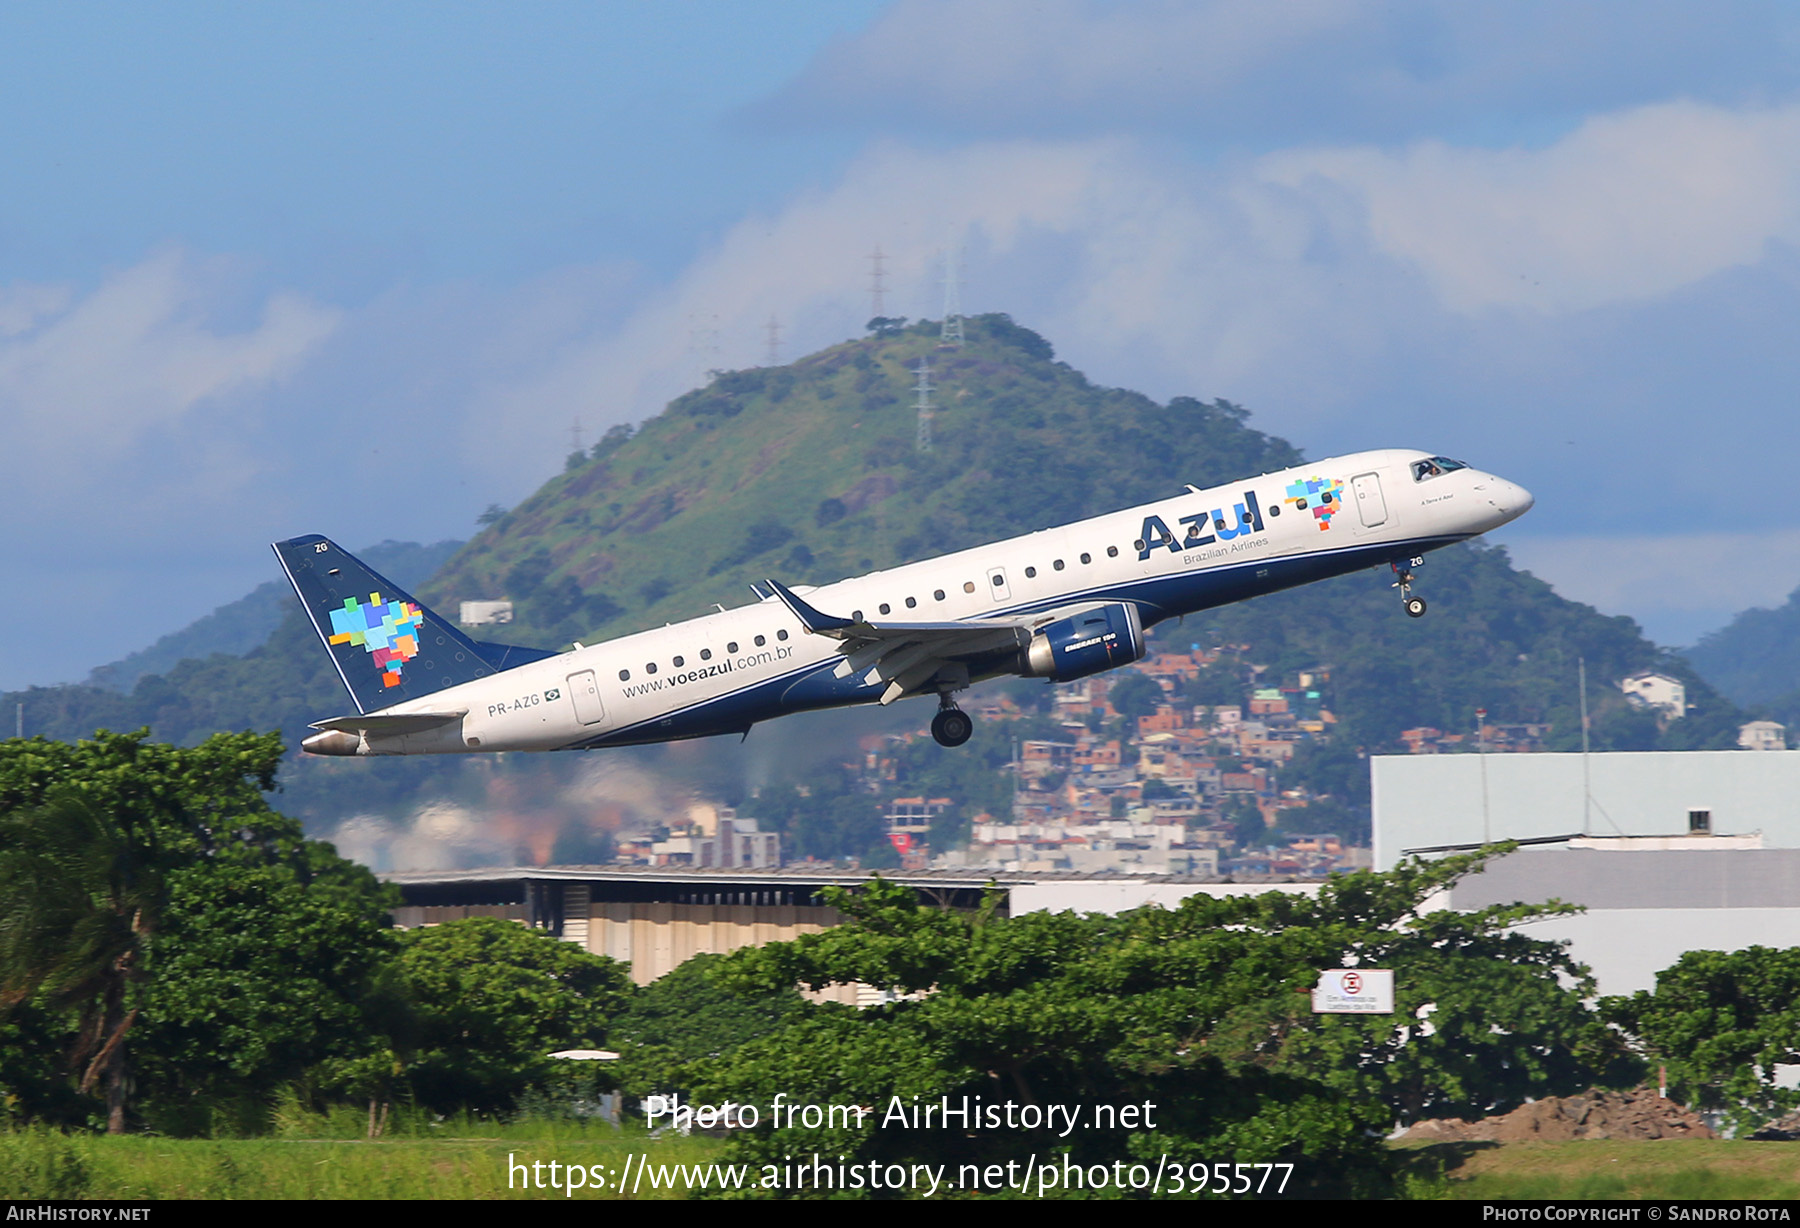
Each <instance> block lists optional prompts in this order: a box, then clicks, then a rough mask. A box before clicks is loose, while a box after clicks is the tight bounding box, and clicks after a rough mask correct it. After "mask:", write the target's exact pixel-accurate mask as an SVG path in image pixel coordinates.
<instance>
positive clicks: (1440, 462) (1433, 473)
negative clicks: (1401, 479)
mask: <svg viewBox="0 0 1800 1228" xmlns="http://www.w3.org/2000/svg"><path fill="white" fill-rule="evenodd" d="M1468 467H1469V466H1468V465H1467V464H1466V463H1465V462H1463V461H1459V460H1451V459H1450V458H1449V457H1448V456H1434V457H1432V458H1430V459H1429V460H1422V461H1414V462H1413V466H1412V474H1413V481H1415V482H1424V481H1428V480H1429V479H1431V478H1436V477H1442V476H1443V475H1444V474H1446V473H1449V472H1450V471H1452V470H1454V469H1467V468H1468Z"/></svg>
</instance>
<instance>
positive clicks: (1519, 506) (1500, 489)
mask: <svg viewBox="0 0 1800 1228" xmlns="http://www.w3.org/2000/svg"><path fill="white" fill-rule="evenodd" d="M1488 498H1489V500H1490V501H1492V503H1493V505H1494V506H1495V507H1496V508H1498V509H1499V511H1500V514H1501V515H1503V516H1505V517H1506V518H1507V519H1508V520H1513V519H1516V518H1517V517H1520V516H1523V515H1524V514H1525V513H1526V512H1529V511H1530V510H1531V508H1532V505H1534V504H1535V503H1536V502H1537V500H1536V499H1534V498H1532V495H1531V492H1530V491H1529V490H1526V489H1525V488H1524V487H1523V486H1521V485H1519V484H1518V483H1517V482H1509V481H1507V480H1506V479H1505V478H1495V479H1493V481H1492V482H1491V483H1490V484H1489V486H1488Z"/></svg>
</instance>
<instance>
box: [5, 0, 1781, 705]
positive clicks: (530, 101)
mask: <svg viewBox="0 0 1800 1228" xmlns="http://www.w3.org/2000/svg"><path fill="white" fill-rule="evenodd" d="M1797 53H1800V10H1796V9H1793V8H1792V7H1790V6H1781V5H1775V4H1736V5H1733V4H1707V5H1700V4H1667V3H1649V2H1647V3H1640V4H1634V5H1629V6H1627V5H1620V4H1614V3H1588V4H1583V3H1577V2H1565V3H1554V4H1532V3H1516V2H1515V3H1506V4H1489V5H1482V4H1471V3H1441V4H1440V3H1406V2H1402V3H1372V2H1371V3H1358V2H1352V0H1310V2H1303V0H1296V2H1295V3H1290V4H1283V5H1267V4H1220V3H1204V2H1193V0H1188V2H1183V3H1169V4H1159V3H1134V4H1117V5H1115V4H1101V3H1081V2H1077V0H1061V2H1042V3H1018V2H1013V3H1007V2H998V0H957V2H955V3H950V2H947V0H899V2H897V3H865V4H851V3H831V4H801V3H791V4H783V5H743V4H706V3H692V4H683V5H643V4H620V5H607V4H585V5H572V4H569V5H559V4H534V5H507V6H499V5H487V6H473V5H463V6H457V5H444V4H433V5H406V4H385V5H380V6H366V5H358V6H353V5H331V4H307V5H299V4H292V5H260V6H248V5H206V4H184V5H181V6H162V7H146V6H140V7H127V6H74V5H49V4H44V5H33V4H15V5H8V6H5V7H3V8H0V175H3V176H4V190H3V191H0V464H4V466H5V472H6V474H7V480H6V481H5V482H4V483H0V514H3V515H4V520H5V523H7V524H9V525H10V526H11V527H12V528H13V530H14V531H13V532H12V533H11V534H9V535H8V544H7V546H6V547H5V549H4V552H3V553H0V561H3V562H4V564H5V565H6V567H7V569H8V571H9V574H11V575H12V576H14V577H16V578H17V579H18V580H19V581H22V583H19V584H17V585H16V589H15V591H17V592H21V593H23V594H25V596H24V597H23V599H19V598H15V600H13V601H11V602H8V603H6V605H5V608H4V609H3V610H0V687H17V686H21V685H25V684H34V683H51V682H56V681H63V680H69V679H74V678H78V677H80V676H81V675H83V674H84V673H85V672H86V670H87V669H88V668H89V667H91V666H93V665H96V664H99V663H101V662H103V661H106V660H110V659H113V658H115V657H117V656H120V655H122V654H123V653H125V652H127V651H130V650H132V649H134V648H137V647H141V646H142V645H143V644H145V643H148V642H149V641H150V640H152V639H154V638H155V637H156V636H157V635H159V634H161V633H163V632H166V631H168V630H172V629H174V628H176V627H179V626H182V625H184V624H186V623H187V622H189V621H191V620H192V619H193V618H195V617H197V616H198V615H200V614H203V613H205V612H207V611H208V610H210V609H211V608H213V607H214V606H216V605H218V604H220V603H221V602H223V601H226V600H229V599H231V598H234V597H236V596H238V595H241V594H242V593H243V592H245V591H247V590H248V589H249V588H250V587H252V586H253V585H254V584H256V583H258V582H260V581H262V580H264V579H267V578H270V577H271V576H272V575H273V563H272V559H271V557H270V555H269V553H268V550H267V542H268V541H270V540H272V539H273V538H276V537H282V536H289V535H292V534H294V533H298V532H303V531H320V532H326V533H330V534H332V535H334V536H336V537H339V538H341V539H343V540H345V541H347V542H349V543H352V544H356V545H360V544H366V543H368V542H373V541H377V540H380V539H382V538H386V537H401V538H415V539H421V540H434V539H438V538H442V537H447V536H462V535H466V534H467V533H469V532H470V531H471V530H472V529H473V522H474V517H475V516H476V514H477V513H479V511H480V510H481V509H482V508H483V507H485V506H487V505H488V504H490V503H501V504H511V503H513V502H515V501H517V500H518V499H520V498H522V497H523V496H524V495H526V494H528V493H529V492H530V491H531V490H532V489H534V488H535V487H536V486H537V485H538V484H539V483H540V482H541V481H542V480H543V478H544V477H546V476H547V475H548V474H550V473H552V472H554V471H555V470H556V469H557V468H558V467H559V466H560V462H561V458H562V456H563V455H564V453H566V452H567V450H568V444H569V432H570V427H571V425H572V424H573V423H574V422H575V420H576V419H577V418H579V419H580V422H581V426H582V429H583V431H584V433H585V434H586V435H587V437H588V438H589V439H592V438H594V437H595V436H596V435H597V433H598V432H600V431H602V430H604V429H605V428H606V427H607V426H609V425H611V424H613V423H615V422H620V421H633V420H638V419H641V418H643V417H644V416H646V415H648V414H650V413H653V412H655V410H656V409H657V408H658V407H660V405H661V404H663V403H664V402H665V401H666V400H667V399H668V398H669V397H670V396H672V395H675V394H678V393H680V392H682V391H684V390H685V389H686V388H688V387H691V386H692V385H693V383H694V382H695V380H696V379H697V378H698V377H699V372H700V371H701V370H702V369H703V368H705V367H707V366H743V365H750V364H752V363H755V362H759V361H761V357H762V354H763V348H764V334H763V328H762V326H763V325H764V323H765V322H766V321H767V320H768V318H769V317H770V315H771V314H774V315H776V316H777V317H778V318H779V319H780V320H781V322H782V326H783V331H784V337H785V342H784V348H785V349H786V350H787V352H788V353H789V354H794V353H799V352H802V351H804V350H808V349H812V348H816V347H818V346H822V345H826V344H830V343H832V342H835V341H837V340H841V339H842V338H844V337H845V336H849V335H852V334H854V333H855V332H857V331H858V330H859V326H860V324H861V323H862V321H863V320H865V319H866V318H867V316H868V314H869V310H868V308H869V303H868V297H867V261H866V253H867V252H868V251H869V250H870V249H871V248H872V247H873V246H874V245H875V244H877V243H879V244H880V245H881V246H882V248H883V250H884V251H885V252H887V253H888V255H889V261H888V267H889V269H890V280H889V309H890V311H892V312H895V313H898V314H907V315H933V316H935V315H936V314H937V312H938V303H939V294H940V291H939V290H938V288H937V276H938V274H937V272H936V270H937V269H938V267H939V262H940V260H941V256H940V253H941V252H942V251H943V250H944V249H945V248H946V247H948V246H952V245H954V246H956V247H958V248H959V249H961V250H962V251H963V252H964V253H965V257H964V284H965V289H964V296H963V305H964V308H965V309H966V310H969V311H985V310H1002V311H1008V312H1011V313H1012V314H1013V316H1014V317H1015V318H1017V319H1018V320H1020V321H1021V322H1022V323H1025V324H1027V325H1029V326H1031V327H1034V328H1037V329H1038V330H1039V331H1041V332H1043V333H1044V334H1045V335H1046V336H1047V337H1049V338H1050V339H1051V340H1052V341H1053V342H1054V343H1055V344H1056V346H1057V349H1058V352H1059V354H1060V356H1062V357H1064V358H1066V359H1067V360H1069V361H1070V362H1072V363H1074V364H1075V365H1077V366H1079V367H1081V368H1083V369H1084V370H1086V371H1087V372H1088V373H1089V374H1090V375H1091V376H1092V377H1093V378H1095V379H1097V380H1100V381H1103V382H1109V383H1117V384H1122V385H1127V386H1131V387H1136V388H1140V389H1142V390H1144V391H1146V392H1149V393H1151V394H1152V395H1156V396H1159V397H1168V396H1172V395H1176V394H1179V393H1187V394H1193V395H1199V396H1202V397H1208V398H1210V397H1214V396H1223V397H1227V398H1229V399H1231V400H1234V401H1237V402H1240V403H1243V404H1246V405H1248V406H1249V407H1250V408H1251V409H1252V410H1253V412H1254V414H1255V422H1256V423H1257V425H1259V426H1261V427H1262V428H1264V429H1266V430H1270V431H1273V432H1276V433H1280V434H1284V435H1286V436H1288V437H1289V438H1291V439H1293V440H1294V441H1295V442H1296V443H1298V444H1300V445H1301V446H1302V447H1303V448H1305V449H1306V450H1307V451H1308V452H1309V453H1310V454H1312V455H1315V456H1318V455H1325V454H1328V453H1331V452H1334V451H1348V450H1353V449H1358V448H1363V447H1373V446H1388V445H1398V446H1418V447H1425V448H1429V449H1432V450H1435V451H1441V452H1447V453H1450V454H1452V455H1459V456H1464V457H1466V458H1467V459H1469V460H1471V461H1473V462H1475V463H1477V464H1479V465H1481V466H1483V467H1486V468H1491V469H1494V470H1496V471H1498V472H1501V473H1504V474H1505V475H1507V476H1509V477H1512V478H1515V479H1516V480H1518V481H1520V482H1522V483H1524V484H1525V485H1527V486H1529V487H1531V488H1532V489H1533V491H1534V492H1535V493H1536V494H1537V495H1538V507H1537V509H1536V511H1534V512H1533V513H1532V515H1531V516H1529V517H1527V518H1526V519H1525V520H1523V521H1521V522H1520V523H1519V524H1518V525H1517V526H1514V527H1513V528H1511V529H1509V530H1508V531H1507V533H1506V534H1505V536H1504V540H1506V542H1507V544H1508V545H1509V547H1510V548H1511V549H1512V550H1513V552H1514V554H1515V557H1517V558H1518V559H1520V560H1521V561H1522V562H1523V563H1524V564H1525V565H1527V566H1530V567H1531V568H1532V569H1533V570H1535V571H1537V572H1538V573H1539V574H1541V575H1543V576H1545V577H1546V578H1548V579H1550V580H1552V582H1554V583H1555V584H1556V585H1557V587H1558V589H1559V591H1562V592H1564V593H1565V594H1567V595H1569V596H1572V597H1576V598H1578V599H1580V600H1584V601H1590V602H1594V603H1595V604H1597V605H1599V606H1600V608H1602V609H1604V610H1606V611H1607V612H1609V613H1626V614H1631V615H1633V616H1634V617H1637V618H1639V619H1640V621H1642V622H1643V623H1644V624H1645V625H1646V627H1647V628H1648V629H1649V631H1650V632H1651V634H1652V635H1654V636H1655V637H1656V638H1658V639H1660V640H1662V641H1664V642H1667V643H1684V642H1690V641H1691V640H1692V639H1693V638H1695V637H1696V636H1697V635H1698V634H1700V633H1702V632H1704V631H1705V630H1707V629H1710V628H1711V627H1714V626H1717V625H1719V624H1720V623H1722V622H1723V621H1724V620H1725V619H1726V618H1727V617H1729V615H1730V614H1731V613H1732V612H1733V611H1735V610H1737V609H1739V608H1742V607H1744V606H1746V605H1751V604H1773V603H1776V602H1779V601H1780V600H1781V598H1782V597H1783V596H1785V594H1786V593H1787V592H1788V591H1789V590H1790V589H1792V588H1794V587H1795V586H1796V584H1800V527H1797V526H1794V525H1793V524H1792V523H1791V521H1790V519H1789V518H1788V517H1786V516H1785V514H1784V513H1785V510H1786V504H1787V500H1786V499H1785V497H1784V496H1785V495H1786V493H1787V491H1788V490H1790V489H1791V488H1792V487H1793V485H1794V483H1793V479H1792V476H1791V471H1792V466H1793V465H1794V459H1795V453H1796V450H1797V445H1800V425H1797V424H1800V414H1797V413H1796V410H1797V409H1800V405H1796V399H1797V397H1800V347H1796V345H1795V344H1794V338H1795V337H1796V336H1797V335H1800V331H1797V325H1800V253H1797V245H1800V69H1797V67H1796V66H1797V65H1800V54H1797ZM713 333H716V335H717V338H718V342H717V347H716V351H715V350H713V349H711V348H709V347H708V346H707V345H704V344H701V345H696V341H695V338H696V337H697V336H703V335H709V334H713ZM1427 583H1428V579H1427ZM47 610H55V611H56V616H55V617H53V618H48V617H46V616H45V612H46V611H47Z"/></svg>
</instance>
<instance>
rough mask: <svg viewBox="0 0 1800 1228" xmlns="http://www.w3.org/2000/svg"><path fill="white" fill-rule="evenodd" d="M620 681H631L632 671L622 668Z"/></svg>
mask: <svg viewBox="0 0 1800 1228" xmlns="http://www.w3.org/2000/svg"><path fill="white" fill-rule="evenodd" d="M619 681H620V682H630V681H631V671H630V670H628V669H622V670H620V671H619Z"/></svg>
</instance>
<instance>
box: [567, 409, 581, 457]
mask: <svg viewBox="0 0 1800 1228" xmlns="http://www.w3.org/2000/svg"><path fill="white" fill-rule="evenodd" d="M569 450H570V451H572V452H580V451H582V443H581V415H580V414H576V415H575V425H574V426H571V427H570V428H569Z"/></svg>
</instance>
